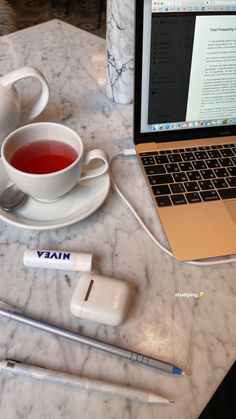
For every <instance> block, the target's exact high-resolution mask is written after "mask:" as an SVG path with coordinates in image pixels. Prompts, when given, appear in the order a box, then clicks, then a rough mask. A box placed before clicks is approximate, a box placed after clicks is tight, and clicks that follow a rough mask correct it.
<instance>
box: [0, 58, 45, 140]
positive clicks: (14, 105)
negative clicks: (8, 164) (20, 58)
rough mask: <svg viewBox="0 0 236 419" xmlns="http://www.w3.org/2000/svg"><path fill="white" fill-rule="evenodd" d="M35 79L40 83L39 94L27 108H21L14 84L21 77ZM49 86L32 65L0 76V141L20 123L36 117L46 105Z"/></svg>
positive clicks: (25, 122)
mask: <svg viewBox="0 0 236 419" xmlns="http://www.w3.org/2000/svg"><path fill="white" fill-rule="evenodd" d="M27 78H31V79H35V80H37V81H38V82H39V84H40V85H41V93H40V96H39V97H38V98H37V99H35V100H34V102H33V103H31V105H30V106H29V107H28V108H27V109H22V103H21V99H20V96H19V94H18V92H17V90H16V85H17V83H18V82H19V81H20V80H23V79H27ZM48 99H49V87H48V84H47V81H46V79H45V77H44V75H43V74H42V73H41V72H40V71H39V70H38V69H37V68H34V67H29V66H25V67H21V68H18V69H17V70H14V71H12V72H11V73H8V74H5V76H2V77H0V142H2V141H3V140H4V138H6V136H7V135H8V134H9V133H10V132H11V131H13V130H14V129H16V128H18V127H19V126H21V125H24V124H27V123H28V122H30V121H32V119H34V118H36V117H37V116H38V115H39V114H40V113H41V112H42V111H43V110H44V108H45V107H46V105H47V103H48Z"/></svg>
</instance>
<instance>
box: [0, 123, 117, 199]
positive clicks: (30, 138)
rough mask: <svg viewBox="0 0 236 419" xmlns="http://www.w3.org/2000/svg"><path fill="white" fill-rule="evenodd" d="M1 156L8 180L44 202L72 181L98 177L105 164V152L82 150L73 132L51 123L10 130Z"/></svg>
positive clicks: (69, 185) (64, 188)
mask: <svg viewBox="0 0 236 419" xmlns="http://www.w3.org/2000/svg"><path fill="white" fill-rule="evenodd" d="M1 157H2V163H3V166H4V168H5V170H6V172H7V174H8V176H9V178H10V179H11V181H12V182H13V183H14V184H15V185H17V186H18V187H19V188H20V189H21V190H22V191H23V192H25V193H27V194H28V195H30V196H31V197H33V198H35V199H36V200H39V201H44V202H47V201H48V202H50V201H54V200H57V199H59V198H61V197H62V196H63V195H65V194H66V193H67V192H69V191H70V190H71V189H72V188H73V187H74V186H75V185H76V183H78V182H81V181H83V180H85V179H90V178H94V177H97V176H101V175H102V174H104V173H106V172H107V170H108V167H109V159H108V156H107V153H105V152H104V151H103V150H101V149H94V150H91V151H89V152H87V153H85V152H84V144H83V142H82V140H81V138H80V136H79V135H78V134H77V133H76V132H75V131H73V130H72V129H70V128H68V127H66V126H65V125H61V124H56V123H52V122H38V123H33V124H30V125H25V126H23V127H21V128H18V129H17V130H15V131H13V132H12V133H11V134H9V135H8V136H7V138H6V139H5V140H4V142H3V144H2V149H1ZM89 165H90V166H91V165H92V166H94V167H93V168H90V169H89ZM87 166H88V167H87Z"/></svg>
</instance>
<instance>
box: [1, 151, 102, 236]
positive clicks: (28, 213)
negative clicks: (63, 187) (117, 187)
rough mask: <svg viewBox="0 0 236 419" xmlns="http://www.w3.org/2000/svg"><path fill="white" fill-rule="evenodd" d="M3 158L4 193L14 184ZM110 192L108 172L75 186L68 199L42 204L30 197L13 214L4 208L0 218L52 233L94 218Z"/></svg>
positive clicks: (16, 224)
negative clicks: (57, 229)
mask: <svg viewBox="0 0 236 419" xmlns="http://www.w3.org/2000/svg"><path fill="white" fill-rule="evenodd" d="M11 183H12V182H11V181H10V179H9V178H8V176H7V174H6V173H5V170H4V168H3V165H2V161H1V159H0V193H1V192H2V191H3V190H4V189H5V188H6V187H7V186H10V185H11ZM109 189H110V177H109V175H108V173H106V174H105V175H102V176H99V177H97V178H93V179H89V180H86V181H84V182H81V183H80V184H79V185H78V186H75V187H74V188H73V190H72V191H70V192H69V193H68V194H67V195H65V197H64V198H62V199H60V200H59V201H57V202H53V203H41V202H38V201H36V200H34V199H33V198H29V199H28V201H27V202H26V204H24V205H23V206H22V207H21V208H18V209H16V210H15V211H13V212H6V211H4V210H2V209H1V208H0V219H1V220H3V221H6V222H7V223H9V224H13V225H15V226H17V227H22V228H28V229H31V230H50V229H53V228H60V227H64V226H68V225H71V224H74V223H76V222H78V221H81V220H83V219H84V218H86V217H88V216H89V215H91V214H92V213H93V212H94V211H96V209H98V208H99V207H100V206H101V205H102V204H103V202H104V201H105V199H106V197H107V195H108V192H109Z"/></svg>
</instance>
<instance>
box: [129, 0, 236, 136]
mask: <svg viewBox="0 0 236 419" xmlns="http://www.w3.org/2000/svg"><path fill="white" fill-rule="evenodd" d="M135 52H136V53H135V115H134V120H135V121H134V134H135V141H137V142H140V141H141V142H142V141H143V142H145V141H152V140H155V141H158V140H160V141H165V140H166V141H170V139H172V138H173V137H174V138H175V139H176V140H180V139H188V138H189V139H193V138H206V137H213V136H225V135H234V134H235V133H236V1H232V0H214V1H213V0H209V1H207V0H200V1H197V0H173V1H169V0H160V1H154V0H142V1H136V51H135ZM173 134H174V135H173Z"/></svg>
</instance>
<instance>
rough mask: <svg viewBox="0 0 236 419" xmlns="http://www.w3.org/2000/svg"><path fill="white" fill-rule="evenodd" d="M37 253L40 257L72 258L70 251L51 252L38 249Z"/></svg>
mask: <svg viewBox="0 0 236 419" xmlns="http://www.w3.org/2000/svg"><path fill="white" fill-rule="evenodd" d="M37 255H38V258H39V259H55V260H56V259H59V260H70V256H71V253H70V252H55V251H53V252H50V251H48V250H47V251H45V250H41V251H40V250H37Z"/></svg>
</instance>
